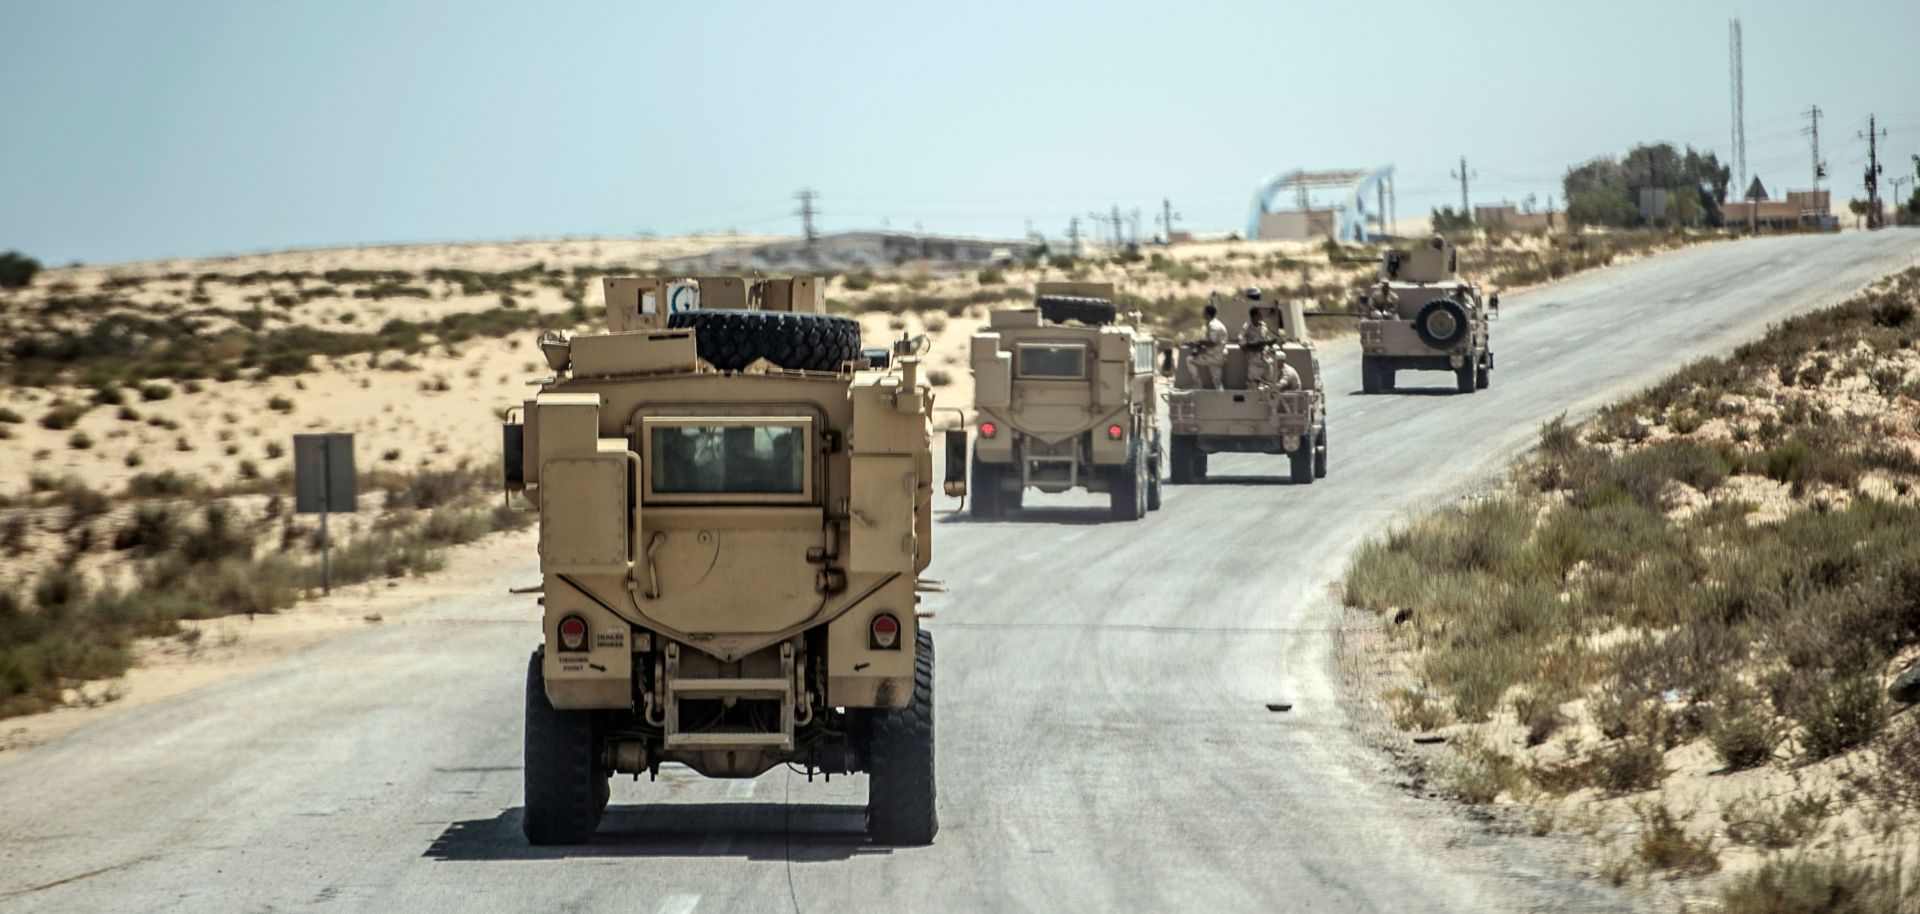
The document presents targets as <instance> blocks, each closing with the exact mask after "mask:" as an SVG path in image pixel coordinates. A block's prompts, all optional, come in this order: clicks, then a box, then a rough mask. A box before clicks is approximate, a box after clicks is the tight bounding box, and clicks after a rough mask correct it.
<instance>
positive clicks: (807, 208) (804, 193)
mask: <svg viewBox="0 0 1920 914" xmlns="http://www.w3.org/2000/svg"><path fill="white" fill-rule="evenodd" d="M817 196H819V195H818V194H816V193H814V192H813V189H812V188H806V187H803V188H801V189H800V192H799V193H796V194H794V195H793V198H794V199H795V200H798V201H800V208H799V209H797V210H794V211H793V214H794V215H796V216H799V217H800V229H801V232H802V234H804V235H805V236H806V239H807V247H813V243H814V242H815V241H818V240H819V239H820V233H818V232H816V231H814V230H813V217H815V216H818V215H820V213H819V211H818V210H816V209H814V208H813V198H814V197H817Z"/></svg>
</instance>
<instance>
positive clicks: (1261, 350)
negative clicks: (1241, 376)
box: [1240, 318, 1298, 388]
mask: <svg viewBox="0 0 1920 914" xmlns="http://www.w3.org/2000/svg"><path fill="white" fill-rule="evenodd" d="M1263 343H1264V344H1265V345H1260V344H1263ZM1279 346H1280V337H1279V335H1278V334H1275V333H1274V332H1273V331H1272V330H1271V329H1269V328H1268V327H1267V325H1266V324H1264V323H1257V322H1255V321H1254V320H1252V319H1251V318H1249V319H1248V320H1247V325H1246V326H1245V327H1242V328H1240V351H1241V352H1244V353H1246V354H1247V387H1249V388H1251V387H1253V386H1254V385H1256V384H1267V383H1271V382H1272V381H1273V380H1274V379H1275V377H1277V376H1278V374H1279V369H1278V366H1276V365H1275V364H1274V360H1275V358H1276V357H1277V356H1278V355H1279V354H1280V353H1279ZM1295 382H1296V383H1298V378H1296V379H1295Z"/></svg>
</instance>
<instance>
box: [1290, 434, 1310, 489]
mask: <svg viewBox="0 0 1920 914" xmlns="http://www.w3.org/2000/svg"><path fill="white" fill-rule="evenodd" d="M1287 461H1288V463H1289V464H1290V465H1291V466H1290V469H1291V470H1292V472H1291V473H1290V474H1289V481H1290V482H1292V483H1293V484H1294V485H1296V486H1304V485H1308V484H1311V483H1312V482H1313V441H1312V440H1311V439H1309V440H1307V441H1306V442H1304V443H1302V444H1301V445H1300V449H1299V450H1296V451H1294V452H1293V453H1291V454H1288V455H1287Z"/></svg>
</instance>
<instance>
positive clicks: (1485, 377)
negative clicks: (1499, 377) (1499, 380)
mask: <svg viewBox="0 0 1920 914" xmlns="http://www.w3.org/2000/svg"><path fill="white" fill-rule="evenodd" d="M1492 383H1493V366H1492V365H1488V364H1485V363H1482V364H1481V366H1480V375H1479V377H1477V378H1474V380H1473V385H1474V386H1475V387H1477V388H1479V389H1481V390H1486V389H1487V385H1488V384H1492Z"/></svg>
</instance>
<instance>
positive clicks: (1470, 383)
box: [1453, 362, 1480, 394]
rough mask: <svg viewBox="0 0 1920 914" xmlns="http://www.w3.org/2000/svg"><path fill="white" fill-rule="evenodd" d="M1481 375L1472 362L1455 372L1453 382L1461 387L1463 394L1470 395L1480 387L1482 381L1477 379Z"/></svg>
mask: <svg viewBox="0 0 1920 914" xmlns="http://www.w3.org/2000/svg"><path fill="white" fill-rule="evenodd" d="M1479 374H1480V370H1479V369H1478V368H1477V367H1475V366H1474V364H1473V363H1472V362H1468V363H1467V364H1465V365H1462V366H1460V367H1459V368H1458V369H1455V370H1454V372H1453V380H1454V383H1455V384H1456V385H1458V386H1459V388H1460V392H1461V393H1463V394H1470V393H1473V392H1474V391H1475V390H1476V389H1478V388H1479V386H1480V379H1479V378H1478V377H1477V376H1478V375H1479Z"/></svg>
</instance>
